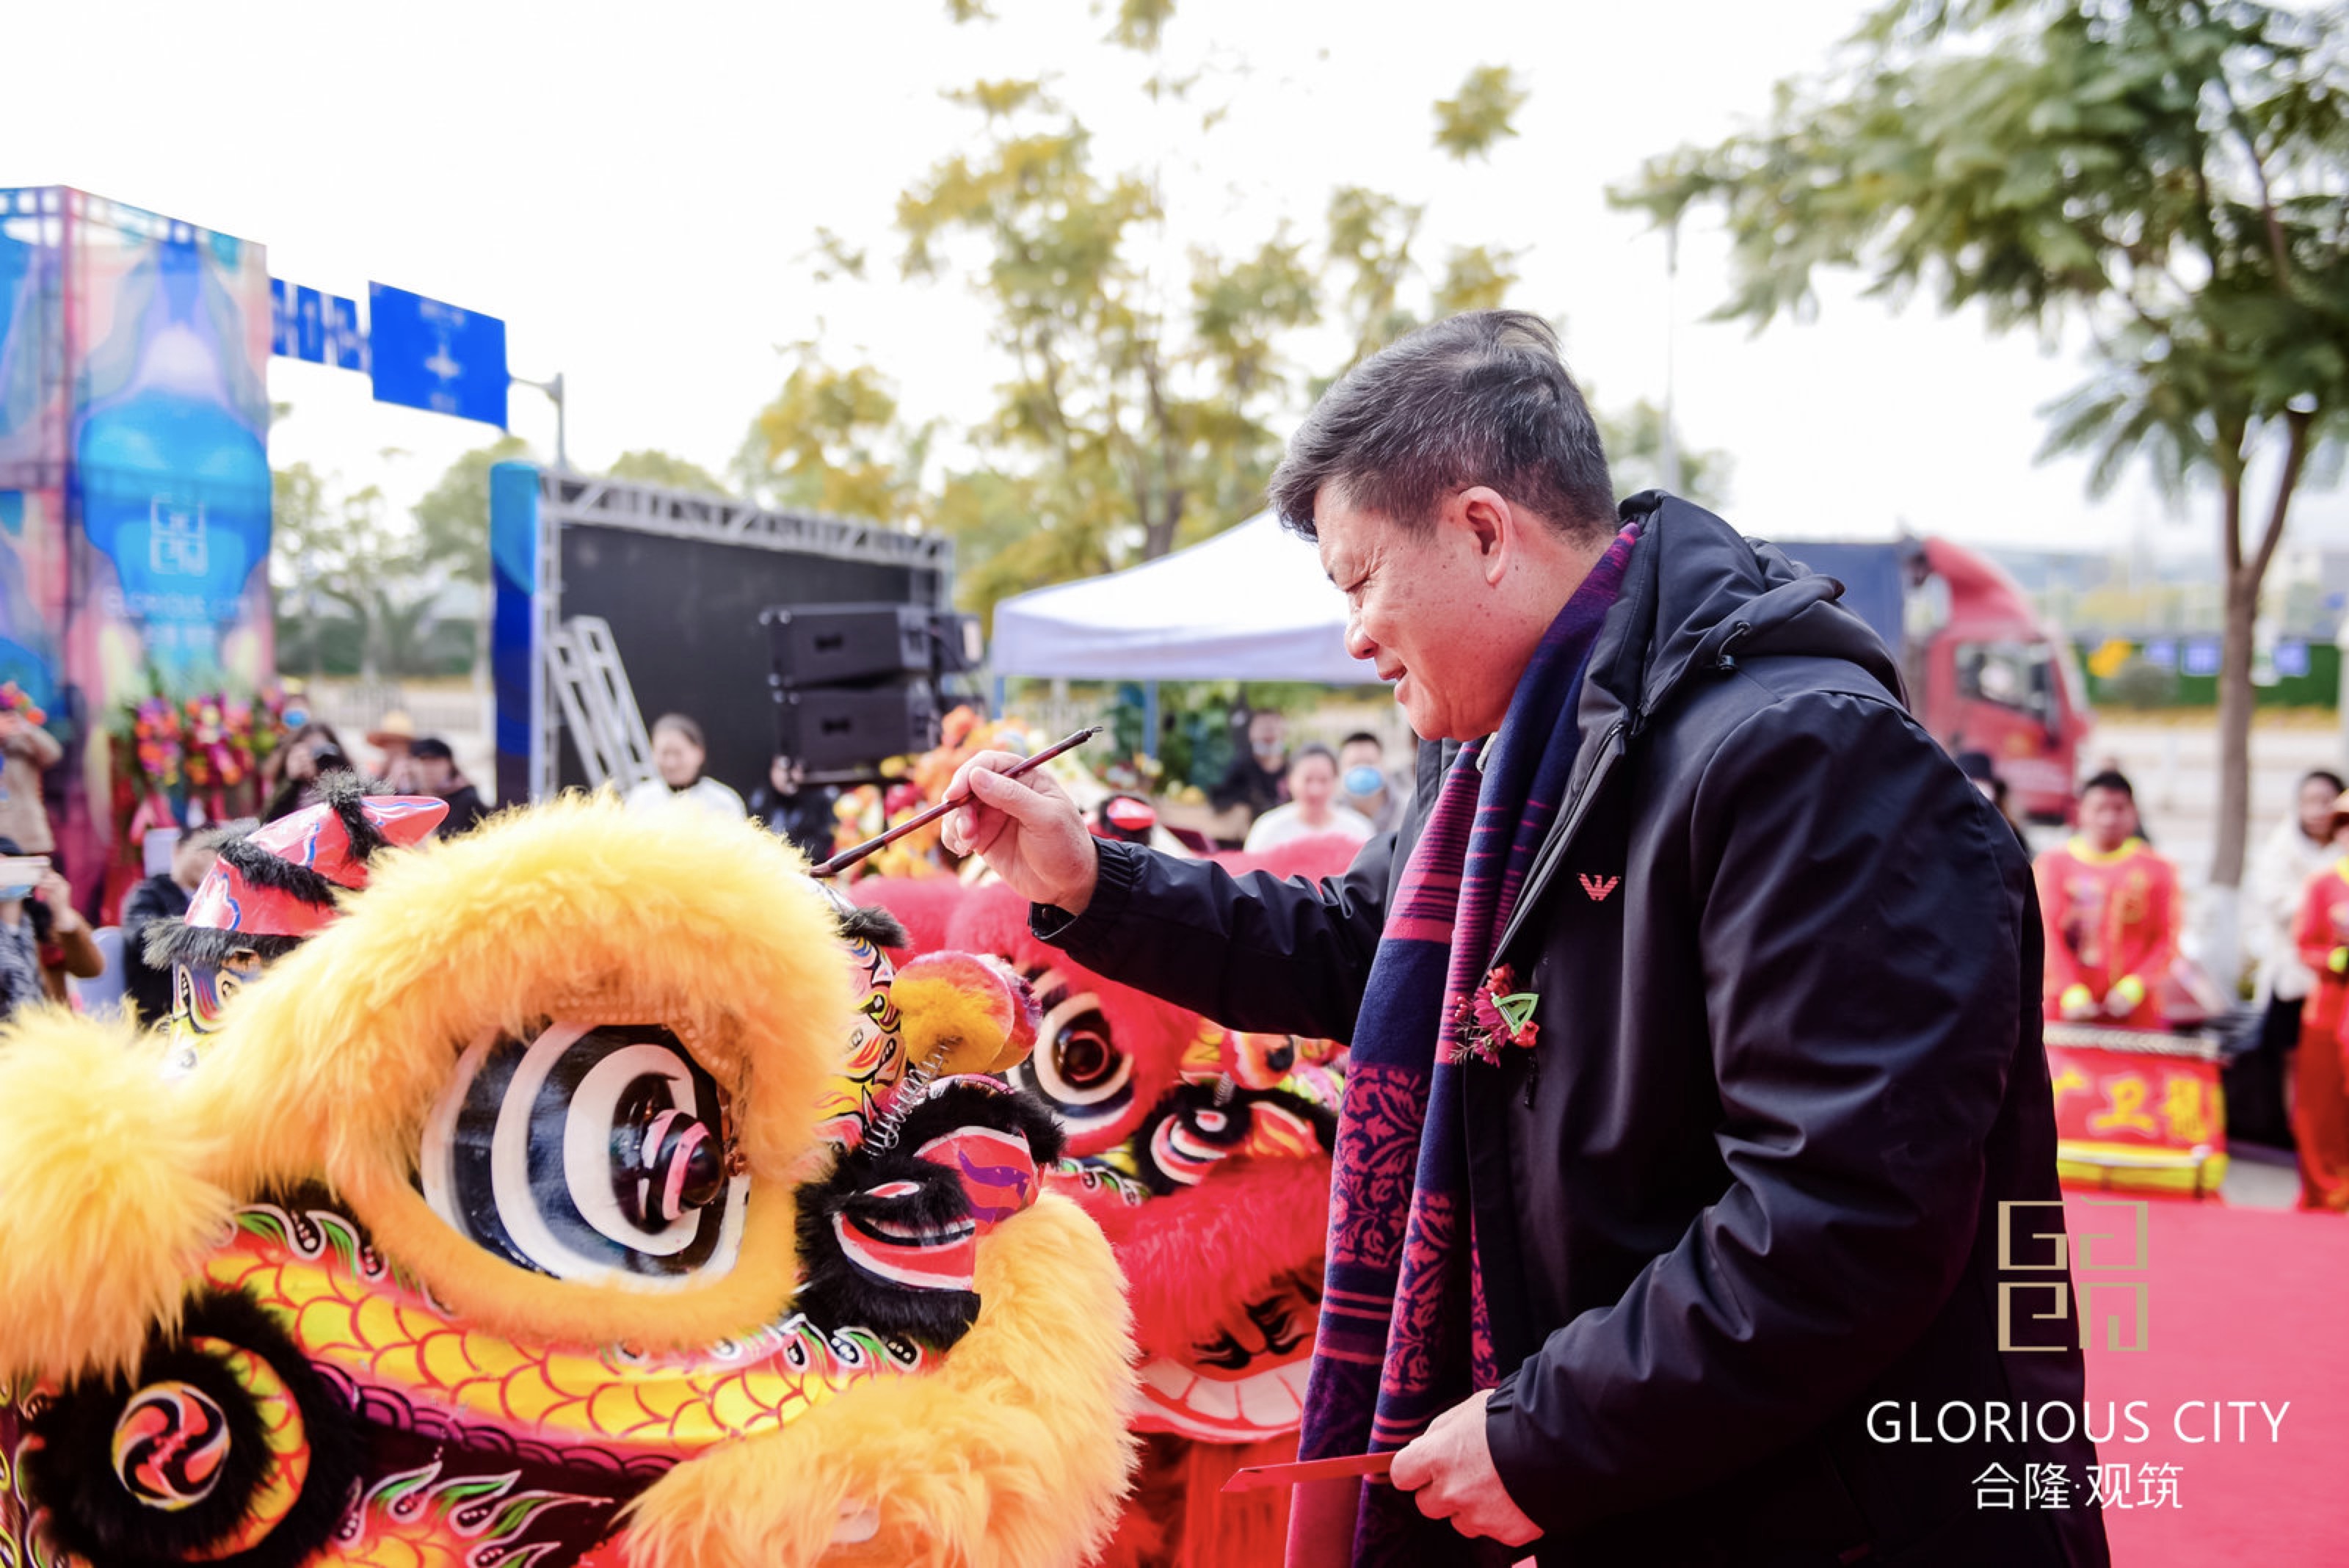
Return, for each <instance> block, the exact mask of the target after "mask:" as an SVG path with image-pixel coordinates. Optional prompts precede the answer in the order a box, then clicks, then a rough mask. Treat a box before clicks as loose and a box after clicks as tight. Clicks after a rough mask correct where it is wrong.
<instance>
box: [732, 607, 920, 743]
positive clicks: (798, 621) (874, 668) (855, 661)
mask: <svg viewBox="0 0 2349 1568" xmlns="http://www.w3.org/2000/svg"><path fill="white" fill-rule="evenodd" d="M930 617H931V612H930V611H929V610H927V609H926V608H924V607H922V606H920V605H887V604H883V605H874V604H863V605H776V606H773V607H771V608H768V609H764V610H761V611H760V612H759V621H760V624H761V625H762V626H764V627H765V628H767V646H768V649H769V652H770V654H771V657H772V659H773V661H774V672H775V683H776V684H777V685H779V686H783V687H797V686H833V685H838V684H840V683H841V682H843V681H852V680H893V679H895V678H896V677H898V676H901V675H927V674H929V673H930V672H931V670H932V669H933V668H934V667H935V665H936V639H934V637H933V635H932V631H931V627H930ZM885 754H886V755H895V753H885Z"/></svg>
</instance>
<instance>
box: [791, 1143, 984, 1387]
mask: <svg viewBox="0 0 2349 1568" xmlns="http://www.w3.org/2000/svg"><path fill="white" fill-rule="evenodd" d="M892 1181H908V1182H912V1183H913V1184H914V1186H915V1188H916V1190H915V1191H913V1192H911V1193H909V1194H906V1195H905V1196H904V1197H900V1198H874V1196H872V1189H874V1188H876V1187H880V1186H883V1185H885V1184H886V1183H888V1182H892ZM835 1214H840V1215H844V1216H847V1217H848V1218H850V1219H851V1220H854V1219H859V1218H864V1219H884V1220H890V1221H892V1222H894V1223H897V1224H904V1225H921V1226H931V1225H951V1224H960V1223H963V1222H966V1221H968V1220H969V1219H970V1200H969V1199H968V1198H966V1197H965V1196H964V1195H963V1190H962V1179H961V1178H960V1177H958V1176H957V1175H956V1174H955V1173H954V1172H953V1171H950V1170H948V1169H947V1168H945V1167H943V1166H936V1165H932V1164H931V1163H930V1162H929V1161H928V1160H926V1159H916V1158H914V1157H913V1156H912V1155H911V1154H908V1153H905V1152H903V1150H902V1147H901V1148H900V1149H897V1150H892V1151H891V1152H890V1153H887V1154H884V1155H879V1156H868V1155H867V1153H866V1152H865V1151H864V1150H863V1149H859V1150H857V1151H856V1152H855V1153H854V1154H851V1155H849V1156H847V1157H846V1158H843V1159H842V1160H841V1161H840V1163H839V1165H838V1166H837V1167H836V1168H834V1169H833V1173H832V1175H831V1176H830V1177H828V1178H827V1179H824V1180H823V1181H818V1182H810V1183H809V1184H808V1185H807V1186H805V1187H802V1188H801V1189H800V1190H799V1231H800V1266H801V1267H802V1269H803V1270H805V1271H806V1275H805V1279H804V1281H803V1282H802V1284H801V1286H800V1291H799V1294H798V1295H797V1296H795V1297H793V1298H792V1308H793V1309H794V1310H795V1311H798V1312H802V1313H805V1314H807V1315H808V1316H809V1318H811V1319H812V1320H813V1321H814V1322H815V1323H816V1324H819V1325H820V1326H822V1327H823V1328H827V1329H842V1328H851V1327H856V1328H870V1329H875V1330H877V1331H879V1332H880V1333H883V1334H903V1335H905V1337H906V1338H908V1339H911V1340H915V1341H917V1342H918V1343H920V1344H922V1345H928V1346H929V1347H930V1348H931V1349H933V1350H945V1349H947V1348H948V1347H949V1346H951V1345H954V1344H955V1342H956V1341H957V1340H959V1339H961V1338H962V1336H963V1335H964V1334H968V1333H969V1332H970V1325H971V1324H974V1323H976V1322H978V1293H976V1292H972V1291H956V1290H926V1289H923V1288H922V1287H920V1286H917V1285H906V1284H900V1283H898V1282H896V1281H895V1280H885V1279H882V1278H880V1277H879V1276H877V1275H874V1274H869V1273H867V1272H864V1270H863V1269H861V1268H859V1267H857V1266H856V1264H855V1263H854V1262H851V1261H850V1260H849V1257H848V1254H847V1253H846V1252H844V1251H842V1250H841V1246H840V1238H839V1237H838V1236H837V1235H835V1234H834V1233H833V1224H832V1222H833V1215H835Z"/></svg>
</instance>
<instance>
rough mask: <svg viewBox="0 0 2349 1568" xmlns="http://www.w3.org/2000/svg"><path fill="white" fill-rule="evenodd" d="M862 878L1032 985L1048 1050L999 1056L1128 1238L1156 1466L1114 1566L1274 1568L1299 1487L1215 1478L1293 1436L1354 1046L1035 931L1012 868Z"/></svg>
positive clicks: (1305, 850) (1337, 866)
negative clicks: (1234, 1024)
mask: <svg viewBox="0 0 2349 1568" xmlns="http://www.w3.org/2000/svg"><path fill="white" fill-rule="evenodd" d="M1353 850H1354V846H1352V845H1351V844H1350V843H1348V842H1346V841H1344V840H1342V839H1337V838H1316V839H1307V840H1299V842H1297V843H1296V844H1294V845H1291V846H1284V848H1282V849H1281V850H1278V851H1275V852H1272V853H1270V854H1267V855H1261V856H1253V857H1251V856H1238V855H1235V856H1226V857H1221V858H1222V860H1223V863H1224V864H1225V865H1226V867H1227V868H1228V869H1230V870H1232V871H1234V872H1235V873H1245V872H1247V871H1252V870H1254V871H1265V872H1268V873H1269V874H1271V875H1273V876H1277V877H1285V876H1299V875H1301V876H1308V877H1321V876H1335V875H1338V874H1340V873H1341V872H1343V870H1344V869H1345V867H1346V866H1347V864H1348V863H1349V862H1350V859H1351V858H1352V855H1353ZM854 893H855V896H856V897H858V898H864V899H868V900H871V901H873V902H874V903H876V904H878V905H880V906H882V907H885V908H886V909H889V910H890V911H891V912H892V913H893V914H895V915H897V916H899V917H902V919H903V921H904V924H905V926H906V927H907V928H908V929H910V930H911V931H912V932H913V933H914V940H915V945H916V949H919V948H924V947H930V946H942V947H950V948H957V949H968V950H972V951H980V952H988V953H992V954H995V955H997V956H999V957H1000V958H1002V959H1004V960H1005V961H1008V962H1009V963H1010V964H1012V965H1013V966H1014V967H1015V968H1017V969H1018V970H1019V971H1020V972H1021V973H1022V974H1023V975H1024V976H1025V977H1026V978H1027V979H1028V980H1029V981H1030V983H1031V984H1032V985H1033V986H1034V987H1035V990H1036V992H1037V1000H1038V1003H1039V1005H1040V1008H1041V1010H1042V1013H1043V1024H1042V1027H1041V1029H1040V1031H1039V1034H1038V1042H1037V1047H1036V1051H1035V1053H1034V1054H1033V1055H1032V1056H1031V1057H1030V1059H1029V1060H1028V1061H1026V1062H1024V1063H1022V1064H1019V1066H1017V1067H1015V1068H1013V1069H1011V1070H1010V1072H1009V1074H1008V1075H1007V1076H1008V1078H1009V1081H1010V1082H1011V1083H1012V1084H1013V1085H1016V1086H1018V1087H1019V1088H1021V1089H1023V1090H1026V1091H1029V1092H1030V1093H1033V1094H1035V1095H1036V1096H1039V1097H1040V1098H1041V1099H1042V1100H1043V1101H1044V1102H1045V1103H1046V1104H1048V1105H1050V1106H1051V1107H1052V1110H1053V1112H1054V1113H1055V1114H1056V1115H1057V1116H1059V1117H1060V1118H1061V1123H1062V1125H1063V1127H1065V1128H1066V1131H1067V1147H1068V1153H1067V1156H1066V1157H1065V1158H1063V1159H1061V1162H1060V1163H1059V1165H1058V1166H1057V1167H1055V1168H1052V1169H1051V1170H1050V1171H1048V1172H1047V1179H1046V1185H1047V1188H1048V1189H1051V1190H1058V1191H1062V1192H1066V1193H1068V1194H1070V1195H1071V1197H1073V1198H1075V1199H1077V1201H1078V1202H1080V1203H1081V1204H1082V1205H1083V1206H1084V1208H1085V1210H1086V1211H1087V1212H1088V1213H1090V1214H1092V1216H1093V1217H1094V1218H1095V1219H1096V1220H1099V1221H1100V1223H1101V1226H1102V1230H1103V1231H1105V1232H1106V1233H1107V1234H1108V1236H1109V1238H1110V1240H1111V1241H1112V1243H1113V1244H1114V1245H1115V1247H1116V1249H1117V1257H1118V1263H1119V1266H1120V1267H1121V1268H1122V1269H1123V1271H1124V1272H1125V1275H1126V1279H1127V1283H1128V1291H1129V1297H1130V1299H1131V1301H1132V1303H1133V1314H1134V1324H1135V1337H1136V1340H1137V1343H1138V1345H1139V1348H1140V1351H1141V1377H1142V1393H1143V1403H1142V1404H1141V1406H1140V1407H1138V1409H1137V1412H1136V1414H1135V1417H1134V1421H1133V1428H1134V1431H1135V1432H1136V1433H1137V1434H1138V1435H1139V1436H1140V1437H1141V1438H1142V1439H1143V1444H1144V1449H1143V1465H1142V1470H1141V1474H1140V1478H1139V1482H1138V1485H1137V1490H1136V1492H1135V1495H1134V1497H1133V1500H1132V1501H1130V1502H1129V1503H1128V1504H1127V1507H1126V1511H1125V1513H1124V1515H1123V1518H1122V1519H1121V1520H1120V1521H1119V1526H1118V1532H1117V1535H1116V1537H1115V1539H1114V1540H1113V1541H1112V1542H1111V1544H1110V1547H1109V1550H1108V1552H1106V1554H1105V1555H1104V1556H1103V1558H1102V1563H1103V1564H1104V1568H1278V1563H1280V1561H1281V1557H1282V1544H1283V1539H1284V1536H1285V1534H1286V1532H1287V1527H1288V1518H1287V1508H1288V1493H1287V1492H1286V1491H1283V1490H1263V1491H1252V1492H1242V1493H1231V1494H1226V1493H1225V1492H1223V1491H1222V1490H1221V1488H1222V1486H1223V1483H1224V1482H1225V1481H1226V1480H1228V1479H1229V1478H1230V1476H1231V1473H1232V1472H1233V1471H1234V1470H1235V1469H1238V1468H1239V1467H1241V1466H1243V1465H1256V1464H1270V1463H1278V1462H1282V1461H1285V1460H1288V1459H1294V1458H1296V1457H1297V1430H1298V1426H1299V1421H1300V1419H1301V1417H1302V1412H1303V1407H1304V1397H1305V1377H1306V1373H1307V1371H1308V1369H1309V1365H1310V1363H1311V1359H1312V1350H1313V1329H1314V1324H1315V1323H1316V1321H1317V1318H1318V1314H1319V1303H1320V1292H1321V1267H1322V1256H1323V1251H1324V1247H1325V1242H1326V1234H1327V1227H1328V1218H1327V1216H1328V1209H1329V1195H1330V1143H1331V1140H1332V1138H1333V1137H1334V1135H1335V1130H1336V1110H1337V1106H1338V1103H1339V1099H1340V1091H1341V1090H1342V1088H1343V1074H1344V1056H1343V1053H1342V1051H1341V1049H1340V1047H1339V1046H1338V1045H1336V1044H1333V1043H1332V1042H1330V1041H1326V1040H1299V1039H1293V1038H1291V1037H1289V1036H1287V1035H1274V1036H1265V1035H1251V1034H1244V1033H1238V1032H1237V1031H1231V1030H1226V1029H1224V1028H1222V1027H1221V1026H1219V1025H1217V1024H1216V1023H1212V1022H1210V1021H1207V1020H1205V1019H1202V1018H1201V1017H1200V1016H1199V1015H1198V1014H1196V1013H1195V1012H1186V1011H1185V1010H1184V1009H1181V1008H1178V1007H1174V1006H1173V1005H1171V1004H1169V1003H1167V1002H1161V1001H1159V1000H1157V999H1156V998H1154V997H1151V996H1147V995H1144V994H1143V993H1142V992H1138V991H1135V990H1133V989H1132V988H1131V987H1128V986H1123V985H1119V984H1117V983H1115V982H1114V981H1109V980H1106V979H1104V978H1102V976H1100V975H1097V974H1094V973H1092V971H1088V970H1086V969H1084V968H1082V967H1081V966H1080V965H1078V964H1076V963H1075V962H1073V961H1071V959H1070V958H1069V956H1068V955H1067V954H1066V953H1064V952H1062V951H1061V950H1059V949H1057V948H1054V947H1050V946H1049V945H1047V944H1046V943H1044V942H1041V941H1039V940H1037V939H1036V938H1035V937H1034V936H1032V935H1031V934H1030V931H1029V929H1028V906H1027V904H1026V903H1025V902H1024V901H1023V900H1021V899H1020V898H1019V897H1018V896H1017V895H1015V894H1013V893H1012V892H1011V891H1010V889H1009V888H1004V887H1002V886H1001V885H999V884H991V883H990V884H982V885H980V886H978V887H975V888H957V886H956V885H955V884H954V883H952V882H951V881H950V880H948V879H947V878H942V877H926V878H921V879H908V880H902V881H901V880H896V879H894V878H891V879H881V880H873V881H866V882H862V883H859V884H857V885H856V888H855V889H854Z"/></svg>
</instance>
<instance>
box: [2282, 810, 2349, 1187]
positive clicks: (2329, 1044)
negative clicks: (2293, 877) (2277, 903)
mask: <svg viewBox="0 0 2349 1568" xmlns="http://www.w3.org/2000/svg"><path fill="white" fill-rule="evenodd" d="M2345 825H2349V793H2344V794H2343V795H2342V796H2341V798H2340V799H2339V800H2336V801H2334V802H2333V844H2334V846H2336V847H2338V846H2341V845H2342V843H2343V833H2342V828H2343V827H2344V826H2345ZM2292 942H2293V945H2294V946H2296V947H2298V948H2299V949H2300V959H2301V961H2302V963H2304V964H2306V965H2307V966H2308V968H2309V972H2310V973H2312V974H2313V975H2315V976H2316V989H2315V991H2314V992H2312V993H2311V994H2310V996H2309V999H2308V1005H2307V1007H2306V1008H2304V1009H2303V1010H2302V1012H2301V1023H2300V1053H2299V1057H2298V1060H2296V1061H2295V1062H2294V1063H2293V1064H2292V1141H2293V1142H2294V1143H2295V1144H2297V1145H2298V1146H2299V1147H2300V1206H2301V1207H2302V1209H2315V1210H2327V1211H2330V1212H2332V1213H2335V1214H2339V1213H2344V1212H2349V1080H2344V1073H2343V1062H2342V1057H2343V1049H2344V1048H2343V1045H2342V1043H2341V1023H2342V1018H2343V1016H2344V1012H2349V1009H2344V1006H2343V1003H2344V1000H2349V856H2344V857H2343V858H2341V859H2339V860H2336V861H2334V862H2333V864H2332V865H2331V866H2330V867H2326V868H2325V869H2324V870H2323V871H2320V872H2318V873H2317V874H2316V875H2315V876H2314V877H2310V878H2309V882H2308V891H2307V892H2306V893H2305V894H2304V895H2303V896H2302V898H2301V901H2300V919H2299V920H2298V921H2297V922H2295V923H2294V925H2293V927H2292Z"/></svg>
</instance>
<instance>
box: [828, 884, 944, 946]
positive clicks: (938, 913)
mask: <svg viewBox="0 0 2349 1568" xmlns="http://www.w3.org/2000/svg"><path fill="white" fill-rule="evenodd" d="M968 891H969V889H968V888H966V887H964V886H963V885H962V883H961V882H960V881H959V880H958V879H957V878H955V877H943V876H942V877H864V878H862V879H861V880H859V881H857V882H855V883H854V884H852V885H851V886H850V887H849V888H848V889H847V892H848V895H849V897H851V898H854V899H855V900H856V902H858V903H860V904H863V905H864V906H866V907H867V908H870V909H886V910H888V911H889V912H890V913H891V914H893V915H895V916H896V917H897V923H898V924H899V925H901V926H903V927H905V934H906V936H907V937H909V938H910V939H911V940H910V941H909V942H908V943H907V944H906V945H905V947H904V948H891V949H890V950H889V956H890V957H891V958H892V959H895V961H898V962H900V963H902V962H904V961H905V960H906V959H908V958H910V957H912V956H913V955H914V954H916V953H934V952H937V951H940V950H943V949H944V948H945V947H946V945H947V928H948V927H950V926H951V925H952V924H953V923H954V914H955V910H956V909H957V908H959V907H960V906H961V904H962V900H963V896H964V895H965V894H966V893H968Z"/></svg>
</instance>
